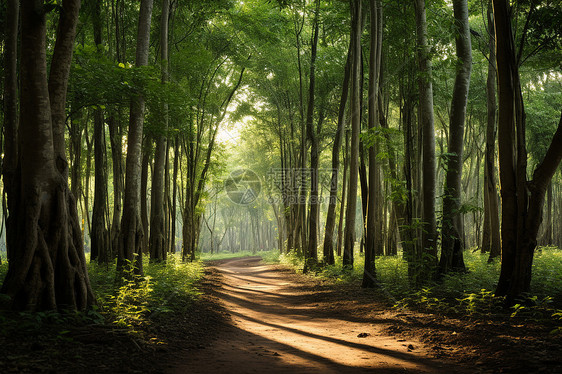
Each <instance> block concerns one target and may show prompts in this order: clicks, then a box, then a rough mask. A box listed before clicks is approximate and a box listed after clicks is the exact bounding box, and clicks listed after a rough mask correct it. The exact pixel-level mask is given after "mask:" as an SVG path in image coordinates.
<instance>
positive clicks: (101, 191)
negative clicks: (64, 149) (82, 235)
mask: <svg viewBox="0 0 562 374" xmlns="http://www.w3.org/2000/svg"><path fill="white" fill-rule="evenodd" d="M100 12H101V0H97V1H96V3H95V6H94V9H93V12H92V16H93V25H94V43H95V44H96V47H98V46H99V47H101V44H102V35H101V19H100ZM100 52H101V51H99V50H98V53H100ZM94 162H95V169H94V183H95V185H94V208H93V210H92V232H91V233H90V238H91V249H90V261H94V260H98V262H99V263H100V264H104V263H109V261H110V260H111V255H110V252H111V247H110V245H111V242H110V237H109V230H108V228H107V222H106V217H107V216H106V213H107V186H108V183H107V173H106V170H107V163H106V158H105V123H104V116H103V110H102V109H101V108H95V109H94Z"/></svg>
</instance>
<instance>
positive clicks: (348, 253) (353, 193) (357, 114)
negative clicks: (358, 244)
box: [343, 0, 362, 266]
mask: <svg viewBox="0 0 562 374" xmlns="http://www.w3.org/2000/svg"><path fill="white" fill-rule="evenodd" d="M351 12H352V14H351V23H352V43H353V47H352V68H351V150H350V155H349V185H348V190H347V207H346V213H345V233H344V248H343V265H344V266H353V257H354V256H353V250H354V247H355V216H356V208H357V176H358V175H357V174H358V171H359V131H360V128H361V97H360V95H359V93H360V92H361V87H360V86H361V82H360V76H361V74H360V69H361V21H362V15H361V14H362V13H361V0H351Z"/></svg>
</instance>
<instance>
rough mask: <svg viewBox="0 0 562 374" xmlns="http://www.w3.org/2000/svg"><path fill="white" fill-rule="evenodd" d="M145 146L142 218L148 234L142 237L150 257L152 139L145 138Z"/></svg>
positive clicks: (142, 169)
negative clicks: (149, 189)
mask: <svg viewBox="0 0 562 374" xmlns="http://www.w3.org/2000/svg"><path fill="white" fill-rule="evenodd" d="M143 143H144V146H143V148H142V161H141V181H140V216H141V223H142V231H143V233H146V234H144V235H143V237H142V247H141V250H142V253H143V254H146V255H148V254H149V250H148V235H147V234H148V230H149V221H148V180H149V177H148V173H149V171H150V161H151V160H152V137H150V136H145V137H144V142H143Z"/></svg>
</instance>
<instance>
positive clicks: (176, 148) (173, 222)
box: [170, 135, 180, 253]
mask: <svg viewBox="0 0 562 374" xmlns="http://www.w3.org/2000/svg"><path fill="white" fill-rule="evenodd" d="M179 156H180V150H179V136H177V135H176V138H175V140H174V166H173V168H174V170H173V172H172V206H171V211H172V219H171V226H172V234H171V235H170V237H171V240H170V252H172V253H176V218H177V200H178V197H177V189H178V184H177V180H178V164H179Z"/></svg>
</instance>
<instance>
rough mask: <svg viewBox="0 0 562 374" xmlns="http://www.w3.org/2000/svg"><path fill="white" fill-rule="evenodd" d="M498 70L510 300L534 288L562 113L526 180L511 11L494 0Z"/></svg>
mask: <svg viewBox="0 0 562 374" xmlns="http://www.w3.org/2000/svg"><path fill="white" fill-rule="evenodd" d="M493 5H494V22H495V29H496V58H497V71H498V93H499V116H498V145H499V161H500V162H499V164H500V183H501V198H502V229H501V238H502V264H501V272H500V279H499V281H498V286H497V289H496V294H497V295H500V296H506V297H507V298H506V301H507V303H508V304H513V303H514V302H515V300H516V298H517V297H519V296H521V295H522V294H523V293H526V292H528V291H529V290H530V285H531V271H532V264H533V255H534V250H535V247H536V245H537V234H538V230H539V227H540V224H541V222H542V212H543V204H544V197H545V193H546V189H547V187H548V184H549V183H550V181H551V180H552V176H553V175H554V173H555V172H556V169H557V168H558V166H559V165H560V161H561V160H562V147H560V144H561V143H562V116H561V118H560V122H559V123H558V129H557V130H556V133H555V134H554V137H553V139H552V142H551V144H550V147H549V148H548V150H547V152H546V155H545V157H544V159H543V160H542V162H541V163H540V164H539V166H537V168H536V169H535V171H534V173H533V179H532V180H531V181H527V177H526V173H527V152H526V149H525V112H524V109H523V98H522V95H521V85H520V81H519V71H518V66H517V64H516V59H515V48H514V38H513V33H512V28H511V14H510V12H509V6H508V3H507V1H506V0H494V1H493Z"/></svg>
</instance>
